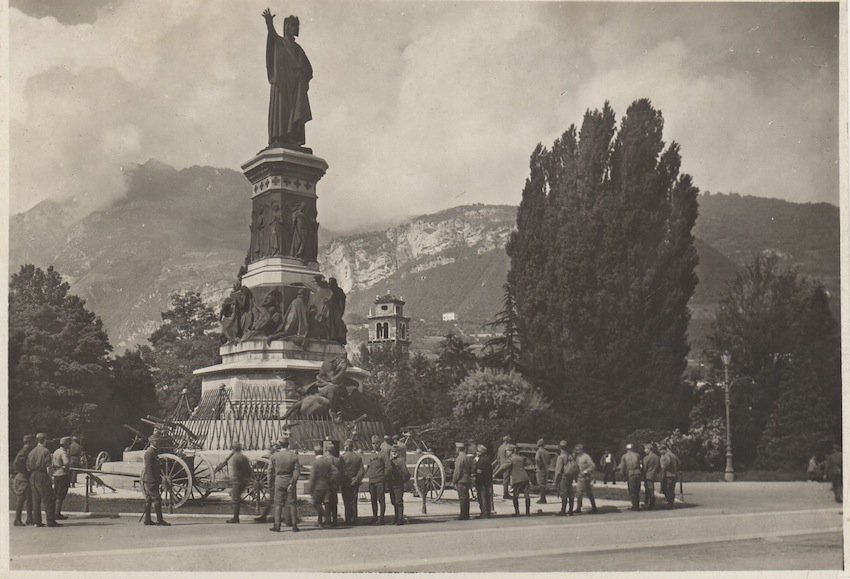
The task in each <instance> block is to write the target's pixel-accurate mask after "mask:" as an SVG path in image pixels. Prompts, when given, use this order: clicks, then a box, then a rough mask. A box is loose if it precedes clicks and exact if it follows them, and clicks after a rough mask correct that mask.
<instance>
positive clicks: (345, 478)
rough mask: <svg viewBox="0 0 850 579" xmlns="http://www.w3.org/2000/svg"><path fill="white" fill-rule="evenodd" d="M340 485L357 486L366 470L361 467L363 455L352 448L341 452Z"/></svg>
mask: <svg viewBox="0 0 850 579" xmlns="http://www.w3.org/2000/svg"><path fill="white" fill-rule="evenodd" d="M340 460H341V461H342V470H343V475H342V486H350V487H359V486H360V481H362V480H363V475H364V474H365V473H366V470H365V469H364V468H363V457H362V456H360V455H359V454H358V453H356V452H354V451H353V450H349V451H346V452H344V453H342V456H341V457H340Z"/></svg>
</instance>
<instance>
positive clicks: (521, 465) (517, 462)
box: [496, 454, 529, 485]
mask: <svg viewBox="0 0 850 579" xmlns="http://www.w3.org/2000/svg"><path fill="white" fill-rule="evenodd" d="M501 472H505V473H507V474H506V476H508V477H510V479H511V484H512V485H516V484H519V483H521V482H529V478H528V473H527V472H525V459H524V458H523V457H522V456H520V455H519V454H513V455H511V456H510V458H508V460H507V462H504V463H502V464H501V465H500V466H499V468H498V469H497V470H496V473H501Z"/></svg>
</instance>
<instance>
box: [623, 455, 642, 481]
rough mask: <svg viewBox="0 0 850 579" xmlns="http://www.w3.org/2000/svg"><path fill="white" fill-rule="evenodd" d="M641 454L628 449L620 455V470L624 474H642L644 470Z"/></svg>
mask: <svg viewBox="0 0 850 579" xmlns="http://www.w3.org/2000/svg"><path fill="white" fill-rule="evenodd" d="M642 470H643V469H642V468H641V464H640V456H639V455H638V453H636V452H635V451H633V450H627V451H626V453H625V454H624V455H623V456H621V457H620V472H622V473H623V476H640V475H641V472H642Z"/></svg>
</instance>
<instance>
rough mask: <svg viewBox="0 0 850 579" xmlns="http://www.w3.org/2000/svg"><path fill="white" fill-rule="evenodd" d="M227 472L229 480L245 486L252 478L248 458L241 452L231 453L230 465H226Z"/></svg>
mask: <svg viewBox="0 0 850 579" xmlns="http://www.w3.org/2000/svg"><path fill="white" fill-rule="evenodd" d="M227 470H228V471H229V472H230V479H231V480H232V481H233V482H234V483H238V484H242V485H245V484H248V483H249V482H250V481H251V480H252V479H253V478H254V471H253V470H251V463H250V461H249V460H248V457H247V456H245V455H244V454H242V453H241V452H234V453H233V456H231V457H230V464H228V465H227Z"/></svg>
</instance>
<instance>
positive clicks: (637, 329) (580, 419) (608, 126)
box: [508, 100, 697, 441]
mask: <svg viewBox="0 0 850 579" xmlns="http://www.w3.org/2000/svg"><path fill="white" fill-rule="evenodd" d="M663 125H664V123H663V118H662V116H661V113H660V112H659V111H656V110H655V109H654V108H653V107H652V106H651V104H650V103H649V101H648V100H639V101H636V102H635V103H633V104H632V105H631V106H630V107H629V109H628V110H627V112H626V116H625V117H624V118H623V119H622V121H621V123H620V126H619V129H617V128H616V120H615V115H614V112H613V110H612V109H611V107H610V106H609V104H608V103H605V105H604V107H603V108H602V110H601V111H599V110H597V111H587V112H586V113H585V116H584V120H583V122H582V126H581V130H580V131H577V130H576V128H575V126H572V127H570V128H569V130H567V131H566V132H565V133H564V134H563V135H562V136H561V137H560V138H559V139H558V140H557V141H555V143H554V144H553V146H552V149H551V150H547V149H545V148H544V147H542V146H540V145H538V147H537V148H536V149H535V151H534V153H533V154H532V157H531V163H530V176H529V178H528V180H527V181H526V185H525V189H524V191H523V198H522V202H521V204H520V207H519V210H518V212H517V231H516V232H515V233H514V234H513V235H512V237H511V240H510V242H509V244H508V255H509V256H510V257H511V270H510V272H509V277H508V281H509V283H511V284H512V286H513V288H514V290H515V295H516V301H517V312H518V315H519V319H520V320H521V321H522V323H523V324H524V326H525V328H526V334H527V335H526V340H525V344H524V346H525V348H524V349H525V363H526V365H527V367H528V368H529V369H530V370H529V371H530V376H531V377H532V379H534V380H535V381H536V382H537V384H538V386H540V388H541V389H542V390H543V391H544V392H545V393H546V394H547V395H548V397H549V398H551V399H552V400H553V401H554V402H555V404H556V406H557V407H560V409H561V411H562V413H564V414H566V416H567V417H568V419H569V420H571V421H572V422H573V423H574V424H576V425H577V426H578V429H579V431H581V432H585V433H586V435H587V438H588V440H598V441H602V440H608V441H613V440H616V439H617V438H618V437H619V436H621V435H623V434H625V433H626V432H629V431H631V430H634V429H636V428H668V427H672V426H674V425H675V424H676V419H677V415H678V413H677V412H676V410H677V409H676V408H675V407H676V402H675V401H676V398H677V393H678V392H679V390H680V388H681V386H680V385H681V377H682V373H683V371H684V369H685V363H686V355H687V353H688V344H687V334H686V332H687V323H688V319H689V312H688V308H687V302H688V300H689V299H690V297H691V296H692V294H693V291H694V288H695V286H696V282H697V280H696V276H695V274H694V268H695V266H696V259H697V258H696V251H695V250H694V247H693V236H692V233H691V230H692V227H693V224H694V222H695V220H696V215H697V199H696V197H697V189H696V188H695V187H694V186H693V184H692V183H691V180H690V177H689V176H687V175H680V174H679V168H680V162H681V159H680V154H679V147H678V145H677V144H675V143H673V144H671V145H669V146H667V147H665V144H664V142H663V140H662V132H663Z"/></svg>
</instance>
